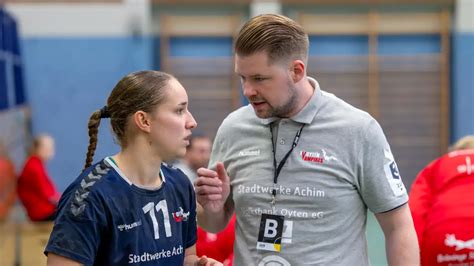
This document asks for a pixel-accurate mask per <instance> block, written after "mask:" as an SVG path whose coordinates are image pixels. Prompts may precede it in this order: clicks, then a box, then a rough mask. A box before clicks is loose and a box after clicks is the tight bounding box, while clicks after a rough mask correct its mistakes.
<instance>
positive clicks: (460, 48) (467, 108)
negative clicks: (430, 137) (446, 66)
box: [451, 33, 474, 141]
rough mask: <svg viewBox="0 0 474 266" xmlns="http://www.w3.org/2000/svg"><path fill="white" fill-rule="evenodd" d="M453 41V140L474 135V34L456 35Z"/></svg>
mask: <svg viewBox="0 0 474 266" xmlns="http://www.w3.org/2000/svg"><path fill="white" fill-rule="evenodd" d="M453 39H454V41H453V55H452V56H453V58H452V61H453V67H452V77H451V79H452V84H453V89H452V94H451V111H452V112H451V117H452V134H451V139H452V140H453V141H454V140H457V139H459V138H461V137H463V136H465V135H474V33H456V34H455V35H454V38H453Z"/></svg>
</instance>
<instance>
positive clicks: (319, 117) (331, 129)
mask: <svg viewBox="0 0 474 266" xmlns="http://www.w3.org/2000/svg"><path fill="white" fill-rule="evenodd" d="M309 80H310V82H311V84H312V85H313V87H314V88H315V90H314V94H313V96H312V98H311V100H310V101H309V102H308V103H307V104H306V106H305V107H304V108H303V109H302V110H301V111H300V112H299V113H298V114H297V115H295V116H294V117H291V118H289V119H277V118H270V119H260V118H258V117H257V116H256V115H255V113H254V110H253V108H252V106H251V105H248V106H245V107H242V108H240V109H238V110H236V111H235V112H233V113H231V114H230V115H229V116H228V117H227V118H226V119H225V120H224V121H223V122H222V124H221V126H220V128H219V130H218V132H217V136H216V139H215V141H214V146H213V151H212V155H211V160H210V164H209V165H210V166H211V167H214V166H215V164H216V162H218V161H222V162H224V164H225V166H226V169H227V171H228V174H229V176H230V179H231V186H232V188H231V195H230V197H231V199H232V200H233V202H234V205H235V211H236V214H237V222H236V241H235V247H234V250H235V254H234V256H235V257H234V260H235V261H234V262H235V265H266V264H267V263H269V262H275V263H280V264H281V265H290V264H291V265H305V264H306V265H308V264H309V265H368V264H369V262H368V255H367V241H366V236H365V227H366V218H367V208H369V209H370V210H371V211H373V212H374V213H380V212H384V211H389V210H391V209H394V208H396V207H398V206H400V205H402V204H404V203H406V202H407V200H408V196H407V193H406V190H405V187H404V186H403V183H402V181H401V178H400V175H399V173H398V169H397V167H396V163H395V161H394V158H393V156H392V153H391V151H390V147H389V145H388V142H387V140H386V138H385V136H384V134H383V132H382V129H381V127H380V126H379V124H378V123H377V122H376V121H375V120H374V119H373V118H372V117H371V116H370V115H369V114H368V113H366V112H364V111H361V110H359V109H357V108H355V107H353V106H351V105H349V104H347V103H346V102H344V101H343V100H341V99H339V98H337V97H336V96H334V95H333V94H330V93H327V92H325V91H322V90H321V89H320V88H319V85H318V83H317V82H316V80H314V79H311V78H309ZM302 124H306V125H305V127H304V129H303V131H302V132H301V136H300V140H299V143H298V145H297V146H296V148H295V149H294V150H293V152H292V153H291V155H290V156H289V158H288V160H287V161H286V163H285V165H284V166H283V168H282V170H281V173H280V175H279V178H278V184H277V186H276V188H277V195H276V204H275V210H276V214H278V215H283V216H285V226H284V228H285V229H284V232H283V237H282V245H281V252H279V253H277V252H271V251H262V250H257V248H256V244H257V236H258V232H259V223H260V218H261V214H262V213H271V212H272V206H271V204H270V202H271V199H272V197H271V191H272V188H273V173H274V167H273V152H272V141H271V137H272V135H271V133H270V126H273V129H274V130H273V138H274V140H275V155H276V160H277V163H278V162H280V161H281V159H282V158H283V156H284V155H285V154H286V153H287V151H288V150H289V149H290V148H291V145H292V144H293V139H294V137H295V134H296V132H297V131H298V130H299V129H300V128H301V125H302Z"/></svg>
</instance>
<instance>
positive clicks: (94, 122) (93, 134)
mask: <svg viewBox="0 0 474 266" xmlns="http://www.w3.org/2000/svg"><path fill="white" fill-rule="evenodd" d="M100 119H101V111H95V112H93V113H92V115H91V117H90V118H89V124H88V128H89V147H88V148H87V155H86V163H85V165H84V169H86V168H87V167H89V166H91V165H92V161H93V159H94V153H95V148H96V147H97V135H98V133H99V126H100Z"/></svg>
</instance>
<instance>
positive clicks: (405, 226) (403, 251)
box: [375, 204, 420, 266]
mask: <svg viewBox="0 0 474 266" xmlns="http://www.w3.org/2000/svg"><path fill="white" fill-rule="evenodd" d="M375 217H376V218H377V220H378V222H379V224H380V227H382V231H383V233H384V235H385V249H386V252H387V261H388V264H389V265H390V266H398V265H400V266H405V265H410V266H411V265H420V251H419V247H418V240H417V237H416V232H415V227H414V225H413V220H412V218H411V214H410V208H409V207H408V204H404V205H402V206H400V207H398V208H396V209H394V210H391V211H388V212H383V213H377V214H375Z"/></svg>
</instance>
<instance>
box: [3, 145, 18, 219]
mask: <svg viewBox="0 0 474 266" xmlns="http://www.w3.org/2000/svg"><path fill="white" fill-rule="evenodd" d="M15 183H16V175H15V166H14V165H13V162H12V161H11V160H10V158H9V157H8V155H7V152H6V150H5V149H4V146H3V144H2V143H1V142H0V221H3V220H5V219H6V217H7V216H8V213H9V211H10V209H11V208H12V206H13V204H14V203H15V199H16V193H15Z"/></svg>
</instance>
